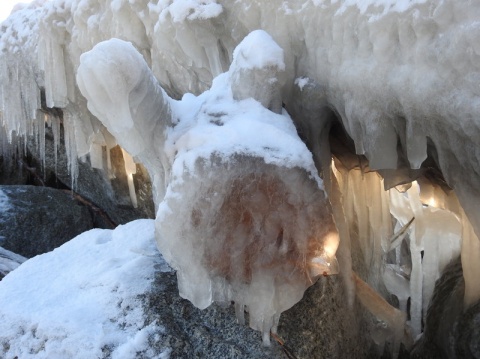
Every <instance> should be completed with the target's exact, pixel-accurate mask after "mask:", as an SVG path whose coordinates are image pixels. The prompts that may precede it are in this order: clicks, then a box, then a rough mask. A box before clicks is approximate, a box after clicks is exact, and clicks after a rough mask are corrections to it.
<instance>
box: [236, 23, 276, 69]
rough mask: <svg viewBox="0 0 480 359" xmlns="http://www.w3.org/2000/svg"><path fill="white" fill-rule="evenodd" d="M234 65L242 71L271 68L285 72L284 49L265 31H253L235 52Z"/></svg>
mask: <svg viewBox="0 0 480 359" xmlns="http://www.w3.org/2000/svg"><path fill="white" fill-rule="evenodd" d="M232 65H233V66H235V67H238V68H242V69H255V68H256V69H263V68H266V67H269V66H271V67H276V68H277V69H278V70H281V71H283V70H285V63H284V62H283V49H282V48H281V47H280V46H278V45H277V43H276V42H275V41H274V40H273V39H272V37H271V36H270V35H269V34H267V33H266V32H265V31H261V30H256V31H252V32H251V33H250V34H248V36H246V37H245V38H244V39H243V40H242V42H241V43H240V45H239V46H237V47H236V48H235V51H233V61H232Z"/></svg>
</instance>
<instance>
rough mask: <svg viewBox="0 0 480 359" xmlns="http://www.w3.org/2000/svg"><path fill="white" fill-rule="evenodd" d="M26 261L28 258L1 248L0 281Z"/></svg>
mask: <svg viewBox="0 0 480 359" xmlns="http://www.w3.org/2000/svg"><path fill="white" fill-rule="evenodd" d="M26 260H27V258H25V257H22V256H20V255H18V254H15V253H13V252H10V251H7V250H6V249H3V248H2V247H0V280H2V279H3V277H5V276H6V275H7V274H8V273H10V272H11V271H12V270H14V269H16V268H17V267H18V266H19V265H20V264H22V263H23V262H25V261H26Z"/></svg>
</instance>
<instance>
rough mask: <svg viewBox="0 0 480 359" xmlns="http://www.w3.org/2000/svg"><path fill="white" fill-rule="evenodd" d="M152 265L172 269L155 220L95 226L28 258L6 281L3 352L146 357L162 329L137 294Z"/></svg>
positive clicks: (0, 332) (0, 335)
mask: <svg viewBox="0 0 480 359" xmlns="http://www.w3.org/2000/svg"><path fill="white" fill-rule="evenodd" d="M154 266H157V267H158V266H159V267H160V268H161V270H163V271H169V270H170V268H169V267H168V265H167V264H166V263H165V262H164V261H163V259H162V258H161V256H160V255H159V254H158V251H157V249H156V247H155V239H154V223H153V220H137V221H134V222H131V223H128V224H126V225H124V226H119V227H117V228H116V229H115V230H100V229H94V230H91V231H88V232H85V233H83V234H81V235H79V236H77V237H76V238H74V239H72V240H71V241H70V242H68V243H66V244H64V245H63V246H61V247H59V248H57V249H55V250H54V251H52V252H49V253H46V254H43V255H40V256H37V257H34V258H32V259H29V260H27V261H26V262H25V263H23V264H22V265H21V266H20V267H18V268H17V269H16V270H15V271H13V272H11V273H9V274H8V275H7V276H6V277H5V278H4V279H3V280H2V281H1V282H0V344H1V345H0V350H4V352H3V356H2V355H0V356H2V357H6V358H13V357H19V358H36V359H37V358H85V359H87V358H96V357H102V356H103V354H102V350H104V349H105V348H108V349H109V350H110V351H111V352H112V357H113V358H126V357H132V356H129V355H128V353H133V352H142V351H144V352H145V353H146V355H147V356H148V350H149V348H148V343H147V338H148V336H149V335H150V334H152V333H153V332H154V331H156V330H162V329H161V328H159V327H157V326H156V325H155V323H145V322H144V315H143V311H142V307H141V303H140V302H139V300H138V298H137V297H138V295H140V294H142V293H145V291H147V290H148V288H149V287H150V283H151V281H152V280H153V276H154ZM26 308H28V310H27V311H26Z"/></svg>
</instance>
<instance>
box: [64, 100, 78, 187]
mask: <svg viewBox="0 0 480 359" xmlns="http://www.w3.org/2000/svg"><path fill="white" fill-rule="evenodd" d="M63 116H64V117H63V127H64V130H65V136H64V138H65V150H66V152H67V162H68V168H69V173H70V176H71V179H72V182H71V187H72V188H75V187H76V184H77V179H78V159H77V158H78V156H77V145H76V141H75V121H76V120H77V117H76V116H75V115H74V114H73V113H72V112H71V111H70V110H68V109H66V110H65V111H64V112H63Z"/></svg>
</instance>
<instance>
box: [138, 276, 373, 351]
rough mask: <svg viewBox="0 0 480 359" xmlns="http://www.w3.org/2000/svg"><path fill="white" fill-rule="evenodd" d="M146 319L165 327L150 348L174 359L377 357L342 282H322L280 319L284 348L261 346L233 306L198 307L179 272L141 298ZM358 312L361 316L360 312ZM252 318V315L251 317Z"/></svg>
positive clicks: (332, 279)
mask: <svg viewBox="0 0 480 359" xmlns="http://www.w3.org/2000/svg"><path fill="white" fill-rule="evenodd" d="M142 300H143V302H144V305H145V313H146V319H145V321H146V322H148V323H150V322H156V323H157V324H159V325H160V326H162V327H164V328H165V331H164V332H163V333H159V334H158V335H157V336H156V337H155V338H150V345H151V347H153V348H156V350H157V351H158V352H161V351H162V350H165V349H166V348H170V350H171V354H170V355H171V356H170V357H171V358H172V359H173V358H223V359H228V358H266V359H268V358H272V359H273V358H298V359H301V358H305V359H307V358H308V359H314V358H374V357H379V355H377V353H375V352H373V351H372V350H371V348H372V343H371V339H369V338H370V336H369V332H368V330H367V322H366V320H365V318H364V313H363V311H362V310H361V309H360V308H356V309H358V310H355V311H352V310H348V308H347V307H348V306H347V303H346V300H345V295H344V292H343V285H342V283H341V280H340V278H337V277H328V278H321V279H320V280H319V281H318V282H317V283H316V284H315V285H313V286H312V287H311V288H310V289H309V290H307V291H306V293H305V296H304V298H303V299H302V300H301V301H300V302H299V303H297V304H296V305H295V306H294V307H293V308H291V309H290V310H288V311H286V312H284V313H283V314H282V317H281V318H280V325H279V334H278V336H279V338H281V339H282V340H283V341H284V344H283V345H280V344H279V342H277V341H276V339H275V338H273V337H272V338H271V346H270V347H264V346H263V345H262V337H261V333H260V332H258V331H254V330H252V329H250V328H249V327H248V326H246V325H240V324H238V323H237V320H236V317H235V310H234V307H233V305H230V304H228V305H224V306H222V305H219V304H213V305H211V306H210V307H208V308H207V309H205V310H200V309H197V308H195V307H194V306H193V305H192V304H191V303H190V302H189V301H187V300H185V299H182V298H180V297H179V295H178V288H177V278H176V275H175V273H174V272H157V274H156V279H155V281H154V283H153V285H152V290H151V292H150V293H147V294H146V295H145V297H144V298H143V299H142ZM355 313H356V314H355ZM246 317H247V318H248V314H247V315H246Z"/></svg>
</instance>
